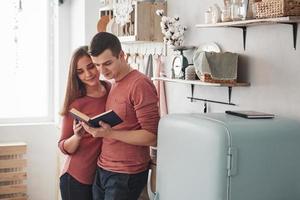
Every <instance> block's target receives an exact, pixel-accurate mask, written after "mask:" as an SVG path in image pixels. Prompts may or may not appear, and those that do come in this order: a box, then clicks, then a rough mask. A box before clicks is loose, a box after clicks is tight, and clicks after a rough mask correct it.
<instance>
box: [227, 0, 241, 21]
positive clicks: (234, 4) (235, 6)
mask: <svg viewBox="0 0 300 200" xmlns="http://www.w3.org/2000/svg"><path fill="white" fill-rule="evenodd" d="M240 8H241V1H240V0H232V1H231V6H230V14H231V20H232V21H239V20H241V19H242V18H241V15H240Z"/></svg>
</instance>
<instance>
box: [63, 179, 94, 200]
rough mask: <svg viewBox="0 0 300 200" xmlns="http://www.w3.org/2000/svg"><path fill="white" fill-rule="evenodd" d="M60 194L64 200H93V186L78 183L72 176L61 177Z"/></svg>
mask: <svg viewBox="0 0 300 200" xmlns="http://www.w3.org/2000/svg"><path fill="white" fill-rule="evenodd" d="M60 193H61V199H62V200H92V199H93V197H92V194H93V193H92V185H86V184H82V183H80V182H78V181H77V180H76V179H75V178H73V177H72V176H71V175H70V174H68V173H65V174H64V175H62V176H61V177H60Z"/></svg>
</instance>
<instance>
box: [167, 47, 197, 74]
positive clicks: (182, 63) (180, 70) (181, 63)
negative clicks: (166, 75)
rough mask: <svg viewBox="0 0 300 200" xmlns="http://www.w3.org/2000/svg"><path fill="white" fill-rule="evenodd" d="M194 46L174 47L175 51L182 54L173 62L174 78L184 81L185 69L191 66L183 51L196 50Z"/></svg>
mask: <svg viewBox="0 0 300 200" xmlns="http://www.w3.org/2000/svg"><path fill="white" fill-rule="evenodd" d="M194 48H195V47H194V46H179V47H174V48H173V50H174V51H179V52H180V54H179V55H176V56H175V57H174V58H173V61H172V78H177V79H184V78H185V68H187V67H188V66H189V62H188V59H187V58H186V57H185V56H184V55H183V51H185V50H190V49H194Z"/></svg>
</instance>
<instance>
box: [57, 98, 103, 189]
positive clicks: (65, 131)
mask: <svg viewBox="0 0 300 200" xmlns="http://www.w3.org/2000/svg"><path fill="white" fill-rule="evenodd" d="M106 98H107V95H106V96H104V97H100V98H94V97H88V96H85V97H82V98H79V99H77V100H75V101H74V102H73V103H72V104H71V106H70V109H71V108H76V109H77V110H79V111H81V112H83V113H85V114H86V115H88V116H89V117H92V116H95V115H98V114H99V113H102V112H104V111H105V102H106ZM73 134H74V133H73V118H72V116H71V115H70V114H67V115H66V116H64V117H63V121H62V130H61V137H60V140H59V142H58V146H59V148H60V150H61V151H62V152H63V153H64V154H66V155H67V157H66V161H65V164H64V167H63V170H62V173H61V175H63V174H64V173H69V174H70V175H71V176H73V177H74V178H75V179H76V180H77V181H79V182H80V183H83V184H92V183H93V179H94V176H95V170H96V167H97V158H98V156H99V153H100V151H101V145H102V138H93V137H92V136H91V135H90V134H88V133H85V134H84V135H83V136H82V138H81V140H80V144H79V147H78V149H77V150H76V151H75V152H74V153H73V154H69V153H68V152H67V151H65V149H64V142H65V140H66V139H68V138H69V137H71V136H72V135H73Z"/></svg>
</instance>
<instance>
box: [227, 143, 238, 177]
mask: <svg viewBox="0 0 300 200" xmlns="http://www.w3.org/2000/svg"><path fill="white" fill-rule="evenodd" d="M237 155H238V151H237V148H236V147H229V148H228V153H227V174H228V176H233V175H236V174H237Z"/></svg>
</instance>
